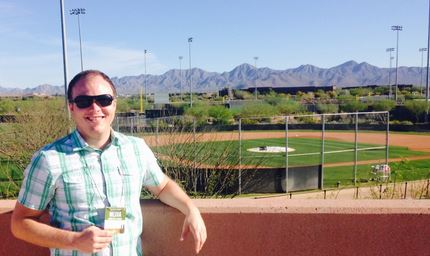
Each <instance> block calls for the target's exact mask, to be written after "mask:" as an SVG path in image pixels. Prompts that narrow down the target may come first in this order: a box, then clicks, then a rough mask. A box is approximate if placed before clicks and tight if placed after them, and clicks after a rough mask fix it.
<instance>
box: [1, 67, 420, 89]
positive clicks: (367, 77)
mask: <svg viewBox="0 0 430 256" xmlns="http://www.w3.org/2000/svg"><path fill="white" fill-rule="evenodd" d="M390 73H391V75H389V74H390ZM425 74H426V71H425V68H423V70H422V75H423V83H424V82H425ZM389 76H390V77H389ZM389 79H390V81H391V84H394V83H395V68H392V69H391V72H390V69H389V68H379V67H376V66H373V65H370V64H368V63H366V62H362V63H357V62H355V61H348V62H345V63H343V64H341V65H338V66H335V67H331V68H326V69H325V68H319V67H316V66H313V65H301V66H299V67H297V68H293V69H286V70H273V69H270V68H258V69H256V68H255V67H254V66H252V65H250V64H246V63H245V64H242V65H239V66H237V67H235V68H234V69H233V70H231V71H229V72H223V73H217V72H207V71H204V70H202V69H199V68H193V69H191V71H190V70H189V69H183V70H179V69H172V70H169V71H167V72H166V73H164V74H162V75H137V76H124V77H113V78H112V81H113V82H114V84H115V85H116V86H117V91H118V94H119V95H133V94H139V92H140V89H141V88H144V87H145V84H146V90H147V92H149V93H153V92H170V93H174V92H181V91H182V92H189V91H190V85H189V84H190V82H189V80H191V85H192V90H193V92H216V91H218V90H220V89H223V88H232V89H236V88H238V89H242V88H248V87H255V86H258V87H295V86H331V85H336V86H337V87H341V88H342V87H352V86H364V85H387V84H388V82H389ZM398 83H399V84H414V85H420V83H421V68H419V67H399V68H398ZM31 94H44V95H61V94H64V87H63V86H53V85H48V84H43V85H39V86H36V87H34V88H26V89H18V88H4V87H0V96H1V95H3V96H10V95H31Z"/></svg>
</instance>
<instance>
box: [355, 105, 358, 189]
mask: <svg viewBox="0 0 430 256" xmlns="http://www.w3.org/2000/svg"><path fill="white" fill-rule="evenodd" d="M354 142H355V145H354V186H357V161H358V112H355V137H354Z"/></svg>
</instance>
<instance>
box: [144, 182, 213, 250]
mask: <svg viewBox="0 0 430 256" xmlns="http://www.w3.org/2000/svg"><path fill="white" fill-rule="evenodd" d="M148 190H149V191H151V193H153V194H154V195H157V196H158V198H159V199H160V200H161V201H162V202H163V203H165V204H167V205H170V206H172V207H174V208H176V209H178V210H179V211H181V212H182V213H183V214H184V215H185V220H184V224H183V227H182V234H181V241H182V240H184V239H185V237H186V235H187V234H188V233H189V232H191V233H192V235H193V237H194V245H195V251H196V253H198V252H199V251H200V250H201V249H202V247H203V244H204V243H205V241H206V238H207V234H206V226H205V223H204V221H203V219H202V217H201V215H200V211H199V210H198V209H197V207H196V206H195V205H194V203H193V202H192V201H191V199H190V197H189V196H188V195H187V194H186V193H185V192H184V191H183V190H182V189H181V188H180V187H179V186H178V184H176V182H174V181H173V180H171V179H170V178H168V177H167V176H166V177H165V179H164V180H163V182H162V183H161V184H160V185H159V186H156V187H148Z"/></svg>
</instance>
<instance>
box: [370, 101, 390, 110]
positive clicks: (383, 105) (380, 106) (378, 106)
mask: <svg viewBox="0 0 430 256" xmlns="http://www.w3.org/2000/svg"><path fill="white" fill-rule="evenodd" d="M395 106H396V103H395V102H394V101H393V100H380V101H376V102H375V103H373V104H372V108H373V110H374V111H391V110H392V109H393V108H394V107H395Z"/></svg>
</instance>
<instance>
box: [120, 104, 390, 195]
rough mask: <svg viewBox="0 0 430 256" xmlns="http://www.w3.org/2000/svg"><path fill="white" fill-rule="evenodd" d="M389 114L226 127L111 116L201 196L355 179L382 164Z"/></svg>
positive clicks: (260, 120) (251, 121) (259, 120)
mask: <svg viewBox="0 0 430 256" xmlns="http://www.w3.org/2000/svg"><path fill="white" fill-rule="evenodd" d="M388 123H389V115H388V112H360V113H340V114H320V115H319V114H313V115H297V116H276V117H253V118H241V119H239V120H237V121H236V122H235V123H234V124H232V125H214V124H208V123H207V121H206V120H203V121H202V120H196V119H192V118H187V117H183V116H178V117H165V118H156V119H145V118H143V117H141V116H133V117H117V118H116V120H115V122H114V125H113V126H114V128H116V130H119V131H123V132H127V133H133V134H135V135H136V134H137V135H139V136H142V137H144V138H145V140H146V141H147V143H148V144H149V145H150V147H151V148H152V149H153V151H154V152H155V153H156V154H157V157H158V158H159V159H160V163H161V164H162V166H163V168H164V169H165V170H166V172H168V174H169V175H171V176H172V177H173V178H175V179H176V180H178V181H180V182H181V183H182V185H183V186H184V188H186V189H187V190H188V191H194V192H196V193H203V194H205V195H211V194H212V195H213V194H223V193H245V192H246V193H248V192H290V191H298V190H306V189H324V188H325V187H334V186H339V183H341V184H342V185H345V186H346V185H351V186H352V185H356V184H357V183H358V182H360V183H363V182H368V181H370V180H371V179H372V178H374V177H372V176H371V172H370V165H372V164H387V163H388V158H389V125H388Z"/></svg>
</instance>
